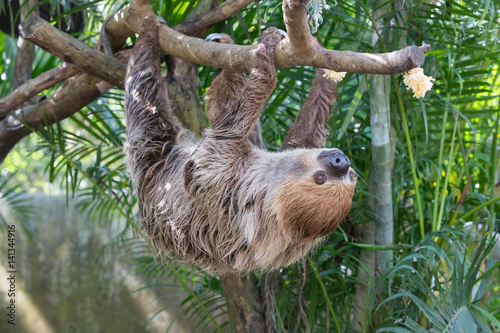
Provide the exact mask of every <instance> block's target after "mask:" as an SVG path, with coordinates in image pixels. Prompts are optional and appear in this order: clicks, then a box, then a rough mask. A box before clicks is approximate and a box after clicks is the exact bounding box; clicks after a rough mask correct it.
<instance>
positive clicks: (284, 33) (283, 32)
mask: <svg viewBox="0 0 500 333" xmlns="http://www.w3.org/2000/svg"><path fill="white" fill-rule="evenodd" d="M278 31H279V32H280V34H281V36H283V37H288V34H287V32H286V31H285V30H281V29H278Z"/></svg>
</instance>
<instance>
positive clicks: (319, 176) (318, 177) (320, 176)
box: [314, 171, 326, 185]
mask: <svg viewBox="0 0 500 333" xmlns="http://www.w3.org/2000/svg"><path fill="white" fill-rule="evenodd" d="M314 181H315V182H316V184H319V185H321V184H324V183H325V182H326V173H324V172H323V171H319V172H317V173H316V174H315V175H314Z"/></svg>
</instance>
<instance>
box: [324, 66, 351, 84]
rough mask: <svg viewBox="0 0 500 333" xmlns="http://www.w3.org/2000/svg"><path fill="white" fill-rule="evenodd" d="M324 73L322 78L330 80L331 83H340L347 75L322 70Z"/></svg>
mask: <svg viewBox="0 0 500 333" xmlns="http://www.w3.org/2000/svg"><path fill="white" fill-rule="evenodd" d="M323 70H324V71H325V74H323V77H324V78H327V79H329V80H332V81H333V82H339V81H341V80H342V79H343V78H344V76H345V75H346V74H347V72H336V71H334V70H331V69H323Z"/></svg>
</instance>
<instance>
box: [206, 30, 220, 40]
mask: <svg viewBox="0 0 500 333" xmlns="http://www.w3.org/2000/svg"><path fill="white" fill-rule="evenodd" d="M223 37H224V35H223V34H221V33H218V32H214V33H212V34H210V35H208V36H207V37H205V41H206V42H211V41H214V40H218V39H221V38H223Z"/></svg>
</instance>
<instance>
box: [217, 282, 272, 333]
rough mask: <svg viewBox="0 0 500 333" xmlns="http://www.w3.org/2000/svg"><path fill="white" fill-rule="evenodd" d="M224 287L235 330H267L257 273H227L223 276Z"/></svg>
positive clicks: (259, 332) (250, 332) (249, 332)
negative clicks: (240, 274) (238, 274)
mask: <svg viewBox="0 0 500 333" xmlns="http://www.w3.org/2000/svg"><path fill="white" fill-rule="evenodd" d="M222 287H223V288H224V293H225V294H226V302H227V307H228V311H229V315H230V320H231V325H232V327H233V332H245V333H263V332H267V329H266V324H265V316H264V306H263V302H262V300H261V296H260V293H259V289H258V287H257V281H256V278H255V275H253V274H248V275H247V276H237V275H233V274H228V275H225V276H223V277H222Z"/></svg>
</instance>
